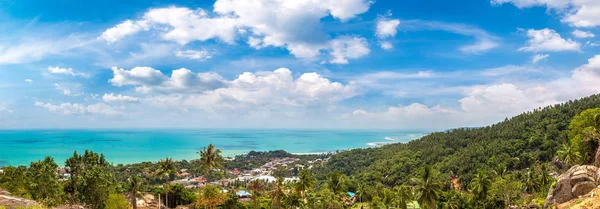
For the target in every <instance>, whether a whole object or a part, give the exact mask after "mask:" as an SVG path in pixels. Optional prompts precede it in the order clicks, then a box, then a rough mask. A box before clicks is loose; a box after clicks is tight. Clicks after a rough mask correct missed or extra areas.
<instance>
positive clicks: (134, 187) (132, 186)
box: [127, 175, 143, 209]
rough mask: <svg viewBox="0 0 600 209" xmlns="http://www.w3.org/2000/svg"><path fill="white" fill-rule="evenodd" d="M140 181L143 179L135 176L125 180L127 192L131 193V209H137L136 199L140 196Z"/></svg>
mask: <svg viewBox="0 0 600 209" xmlns="http://www.w3.org/2000/svg"><path fill="white" fill-rule="evenodd" d="M142 181H143V179H142V178H140V177H138V176H136V175H132V176H131V177H129V178H128V179H127V185H128V187H129V192H131V206H132V207H133V209H137V197H138V196H140V189H141V187H142Z"/></svg>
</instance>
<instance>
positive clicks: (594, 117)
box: [568, 108, 600, 165]
mask: <svg viewBox="0 0 600 209" xmlns="http://www.w3.org/2000/svg"><path fill="white" fill-rule="evenodd" d="M568 136H569V140H570V142H571V144H573V145H574V146H575V147H576V148H577V149H578V150H577V151H579V153H580V154H581V156H582V158H583V160H585V161H588V162H589V161H590V159H591V158H592V157H594V159H591V162H594V163H597V164H596V165H599V164H600V162H599V161H600V159H597V158H600V155H599V154H600V153H599V152H597V150H598V145H600V143H598V141H599V140H600V108H592V109H587V110H584V111H582V112H581V113H579V114H578V115H576V116H575V117H573V119H572V120H571V123H570V124H569V131H568ZM594 153H596V154H595V156H594Z"/></svg>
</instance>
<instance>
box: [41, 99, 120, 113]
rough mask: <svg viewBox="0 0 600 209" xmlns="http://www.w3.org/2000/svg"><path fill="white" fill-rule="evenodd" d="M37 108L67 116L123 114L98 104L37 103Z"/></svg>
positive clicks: (105, 105)
mask: <svg viewBox="0 0 600 209" xmlns="http://www.w3.org/2000/svg"><path fill="white" fill-rule="evenodd" d="M35 106H38V107H43V108H45V109H47V110H48V111H50V112H56V113H62V114H65V115H84V114H91V115H108V116H115V115H121V114H122V113H121V112H119V111H117V110H115V109H114V108H112V107H111V106H109V105H107V104H104V103H97V104H91V105H84V104H78V103H70V102H67V103H62V104H60V105H53V104H51V103H44V102H39V101H38V102H35Z"/></svg>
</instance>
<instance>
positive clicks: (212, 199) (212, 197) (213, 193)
mask: <svg viewBox="0 0 600 209" xmlns="http://www.w3.org/2000/svg"><path fill="white" fill-rule="evenodd" d="M225 200H227V194H225V193H222V192H221V189H219V187H217V186H215V185H211V184H207V185H206V186H204V187H203V188H202V189H200V193H199V194H198V198H197V200H196V207H200V206H203V207H205V208H207V209H215V208H217V206H219V205H221V204H223V203H224V202H225Z"/></svg>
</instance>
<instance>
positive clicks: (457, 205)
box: [443, 192, 460, 209]
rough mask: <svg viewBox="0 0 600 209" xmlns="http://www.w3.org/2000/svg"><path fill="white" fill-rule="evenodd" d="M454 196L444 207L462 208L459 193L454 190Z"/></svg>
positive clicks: (444, 208)
mask: <svg viewBox="0 0 600 209" xmlns="http://www.w3.org/2000/svg"><path fill="white" fill-rule="evenodd" d="M452 193H453V194H452V196H450V198H448V201H446V202H445V203H444V207H443V209H460V199H459V198H460V197H459V195H460V194H459V193H455V192H452Z"/></svg>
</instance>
